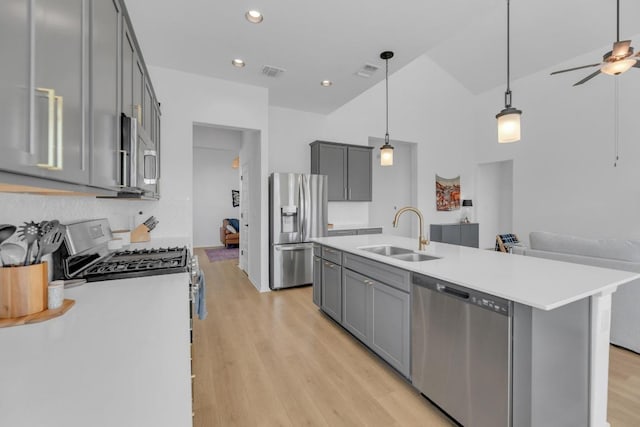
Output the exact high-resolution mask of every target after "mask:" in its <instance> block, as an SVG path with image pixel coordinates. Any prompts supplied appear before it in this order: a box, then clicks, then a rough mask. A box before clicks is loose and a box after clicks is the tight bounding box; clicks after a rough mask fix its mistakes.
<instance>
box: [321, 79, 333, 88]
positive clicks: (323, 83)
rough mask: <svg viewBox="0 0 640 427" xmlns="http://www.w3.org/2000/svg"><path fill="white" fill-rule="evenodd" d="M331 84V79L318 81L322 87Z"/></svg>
mask: <svg viewBox="0 0 640 427" xmlns="http://www.w3.org/2000/svg"><path fill="white" fill-rule="evenodd" d="M332 84H333V82H332V81H331V80H323V81H321V82H320V85H322V86H324V87H329V86H331V85H332Z"/></svg>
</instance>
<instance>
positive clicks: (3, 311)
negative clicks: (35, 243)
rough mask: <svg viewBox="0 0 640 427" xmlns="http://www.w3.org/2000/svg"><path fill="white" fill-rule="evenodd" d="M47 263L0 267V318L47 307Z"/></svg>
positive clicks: (21, 314) (16, 315) (38, 310)
mask: <svg viewBox="0 0 640 427" xmlns="http://www.w3.org/2000/svg"><path fill="white" fill-rule="evenodd" d="M47 273H48V269H47V263H46V262H41V263H40V264H33V265H27V266H15V267H2V268H0V319H10V318H14V317H21V316H26V315H29V314H34V313H39V312H41V311H44V310H46V309H47V296H48V295H47V286H48V282H49V281H48V274H47Z"/></svg>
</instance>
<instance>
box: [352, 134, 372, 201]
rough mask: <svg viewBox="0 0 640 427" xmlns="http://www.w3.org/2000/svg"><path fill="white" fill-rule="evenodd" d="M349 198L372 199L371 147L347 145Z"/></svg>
mask: <svg viewBox="0 0 640 427" xmlns="http://www.w3.org/2000/svg"><path fill="white" fill-rule="evenodd" d="M347 183H348V187H347V188H348V194H347V198H348V200H351V201H354V202H370V201H371V147H354V146H349V147H347Z"/></svg>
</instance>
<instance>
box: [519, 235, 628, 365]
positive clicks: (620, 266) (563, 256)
mask: <svg viewBox="0 0 640 427" xmlns="http://www.w3.org/2000/svg"><path fill="white" fill-rule="evenodd" d="M529 244H530V247H525V246H514V247H513V249H512V252H513V253H514V254H520V255H528V256H536V257H540V258H548V259H553V260H558V261H566V262H574V263H577V264H586V265H593V266H596V267H605V268H613V269H616V270H625V271H633V272H640V240H621V239H586V238H583V237H577V236H569V235H564V234H557V233H550V232H544V231H534V232H532V233H530V234H529ZM611 343H612V344H615V345H619V346H621V347H625V348H628V349H630V350H633V351H635V352H636V353H640V280H635V281H633V282H630V283H627V284H625V285H622V286H620V287H619V288H618V290H617V291H616V292H615V293H614V294H613V297H612V309H611Z"/></svg>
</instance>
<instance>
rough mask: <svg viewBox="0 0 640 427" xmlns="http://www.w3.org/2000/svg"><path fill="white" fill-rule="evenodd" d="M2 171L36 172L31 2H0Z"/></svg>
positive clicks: (0, 137) (0, 142)
mask: <svg viewBox="0 0 640 427" xmlns="http://www.w3.org/2000/svg"><path fill="white" fill-rule="evenodd" d="M0 51H1V52H2V55H3V58H2V65H1V66H0V100H1V101H0V148H1V149H2V156H0V169H2V170H7V171H22V170H23V169H25V168H34V167H35V165H36V163H37V158H36V155H35V151H34V150H32V149H31V144H30V141H29V2H26V1H24V0H3V1H2V2H0Z"/></svg>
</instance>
